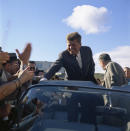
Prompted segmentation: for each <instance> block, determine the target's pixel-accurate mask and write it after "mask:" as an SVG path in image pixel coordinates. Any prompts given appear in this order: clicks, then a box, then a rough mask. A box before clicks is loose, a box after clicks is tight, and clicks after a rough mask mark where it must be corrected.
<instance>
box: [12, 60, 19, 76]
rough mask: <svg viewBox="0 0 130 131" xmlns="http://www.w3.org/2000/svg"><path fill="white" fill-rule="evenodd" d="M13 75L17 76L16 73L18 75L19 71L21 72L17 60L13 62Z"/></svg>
mask: <svg viewBox="0 0 130 131" xmlns="http://www.w3.org/2000/svg"><path fill="white" fill-rule="evenodd" d="M10 67H11V74H15V73H17V71H18V70H19V63H18V61H17V60H16V61H13V62H12V63H11V66H10Z"/></svg>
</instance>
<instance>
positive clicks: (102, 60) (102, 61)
mask: <svg viewBox="0 0 130 131" xmlns="http://www.w3.org/2000/svg"><path fill="white" fill-rule="evenodd" d="M110 61H111V57H110V56H109V54H106V53H103V54H101V55H100V56H99V64H100V65H101V67H102V68H103V70H105V69H106V65H107V64H108V63H109V62H110Z"/></svg>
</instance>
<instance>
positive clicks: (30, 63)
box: [28, 61, 36, 72]
mask: <svg viewBox="0 0 130 131" xmlns="http://www.w3.org/2000/svg"><path fill="white" fill-rule="evenodd" d="M28 66H29V67H30V70H31V71H34V72H35V71H36V63H35V61H29V63H28Z"/></svg>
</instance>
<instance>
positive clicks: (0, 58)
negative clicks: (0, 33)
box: [0, 52, 9, 64]
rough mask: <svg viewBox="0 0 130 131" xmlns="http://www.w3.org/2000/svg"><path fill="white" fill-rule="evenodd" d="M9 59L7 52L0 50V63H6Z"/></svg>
mask: <svg viewBox="0 0 130 131" xmlns="http://www.w3.org/2000/svg"><path fill="white" fill-rule="evenodd" d="M8 60H9V55H8V53H7V52H0V64H3V63H6V61H8Z"/></svg>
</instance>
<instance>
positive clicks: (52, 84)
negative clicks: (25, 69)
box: [11, 80, 130, 131]
mask: <svg viewBox="0 0 130 131" xmlns="http://www.w3.org/2000/svg"><path fill="white" fill-rule="evenodd" d="M105 100H107V102H106V103H105ZM129 100H130V86H129V85H126V86H122V87H112V88H111V89H106V88H104V87H102V86H99V85H95V84H94V83H93V82H90V81H63V80H59V81H55V80H53V81H51V80H50V81H42V82H40V83H38V84H36V85H32V86H31V87H30V88H29V89H28V90H27V91H26V92H25V93H24V94H23V95H22V96H21V98H20V100H19V104H18V113H17V115H16V116H17V119H16V120H17V121H15V123H14V124H13V126H12V127H11V130H12V131H23V130H24V131H123V130H124V131H129V130H130V129H129V121H130V104H129Z"/></svg>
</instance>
